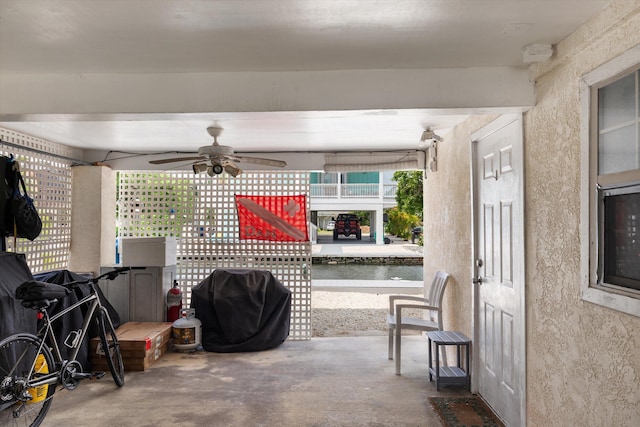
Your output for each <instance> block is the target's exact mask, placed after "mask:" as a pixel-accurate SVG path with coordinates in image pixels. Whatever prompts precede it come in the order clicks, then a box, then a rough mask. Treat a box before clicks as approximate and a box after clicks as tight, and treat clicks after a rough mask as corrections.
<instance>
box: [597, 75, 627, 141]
mask: <svg viewBox="0 0 640 427" xmlns="http://www.w3.org/2000/svg"><path fill="white" fill-rule="evenodd" d="M635 79H636V73H632V74H629V75H628V76H627V77H624V78H622V79H620V80H618V81H616V82H614V83H611V84H610V85H608V86H605V87H603V88H601V89H600V90H598V113H599V121H598V128H599V129H600V131H602V130H604V129H607V128H610V127H612V126H618V125H620V124H622V123H628V122H630V121H633V120H634V119H635V118H636V114H635V113H636V109H635V101H636V91H635Z"/></svg>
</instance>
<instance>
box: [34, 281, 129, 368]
mask: <svg viewBox="0 0 640 427" xmlns="http://www.w3.org/2000/svg"><path fill="white" fill-rule="evenodd" d="M34 278H35V280H38V281H40V282H46V283H55V284H58V285H64V284H65V283H69V282H75V281H80V280H86V279H87V278H90V276H89V277H87V276H86V275H82V274H78V273H74V272H72V271H69V270H56V271H50V272H47V273H40V274H36V275H35V276H34ZM89 292H90V290H89V285H88V284H86V283H83V284H80V285H77V286H75V287H74V288H73V289H72V290H71V294H70V295H69V296H67V297H66V298H62V299H60V300H58V302H57V303H56V304H54V305H52V306H51V307H49V310H48V311H49V315H53V314H56V313H59V312H60V311H62V310H64V309H65V308H67V307H70V306H72V305H73V304H75V303H76V302H78V301H80V300H81V299H82V298H84V297H85V296H87V295H89ZM96 292H97V293H98V298H100V302H101V303H102V305H103V306H105V307H106V308H107V311H108V312H109V317H110V318H111V321H112V322H113V326H114V328H118V327H119V326H120V316H118V313H117V312H116V311H115V309H114V308H113V306H112V305H111V304H110V303H109V301H107V299H106V298H105V296H104V294H103V293H102V291H101V290H100V288H99V287H96ZM88 309H89V304H84V305H83V306H82V307H81V308H80V309H77V310H73V311H71V312H69V313H67V314H66V315H64V316H62V317H61V318H60V319H58V320H56V321H55V322H54V323H53V331H54V334H55V336H56V339H57V340H58V342H59V343H60V342H64V340H65V339H66V337H67V336H68V335H69V333H70V332H71V331H77V330H78V329H80V328H82V322H83V320H84V316H85V315H86V313H87V310H88ZM94 325H95V323H92V325H91V328H90V329H89V338H92V337H95V336H97V335H98V331H97V330H96V328H94ZM60 352H61V353H62V357H63V358H65V359H66V358H68V357H69V349H68V347H67V346H65V345H61V346H60ZM77 359H78V362H80V363H81V364H82V367H83V368H84V370H85V371H88V370H90V369H91V364H90V362H89V339H86V338H85V340H84V342H83V343H82V345H81V347H80V351H79V352H78V358H77Z"/></svg>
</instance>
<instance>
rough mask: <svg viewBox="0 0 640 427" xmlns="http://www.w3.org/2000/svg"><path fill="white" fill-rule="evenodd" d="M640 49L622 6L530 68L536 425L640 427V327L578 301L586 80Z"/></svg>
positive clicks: (632, 8) (637, 31) (635, 5)
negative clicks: (582, 114)
mask: <svg viewBox="0 0 640 427" xmlns="http://www.w3.org/2000/svg"><path fill="white" fill-rule="evenodd" d="M638 43H640V2H639V1H628V0H627V1H616V2H613V3H612V4H610V6H609V7H607V8H606V9H605V10H604V11H603V12H602V13H601V14H600V15H599V16H598V17H596V18H594V19H593V20H592V21H590V22H588V23H587V24H586V25H584V26H583V27H582V28H580V29H579V30H578V31H577V32H576V33H575V34H573V35H572V36H571V37H569V38H567V39H566V40H565V41H563V42H562V43H561V44H560V45H559V46H558V48H557V52H558V55H557V57H556V58H555V59H553V60H552V61H549V62H547V63H545V64H542V65H539V66H537V67H534V68H533V69H532V71H533V77H534V79H535V81H536V93H537V102H536V106H535V108H533V109H531V110H530V111H529V112H528V113H527V114H526V115H525V171H526V194H525V200H526V201H525V203H526V209H527V216H526V219H525V220H526V228H527V235H526V254H527V255H526V270H527V273H526V278H527V282H526V286H527V294H526V298H527V310H528V311H527V322H528V327H527V330H528V333H527V394H528V399H527V405H528V411H527V413H528V417H527V418H528V421H529V425H532V426H565V425H579V426H614V425H615V426H638V425H640V391H639V388H640V318H638V317H634V316H630V315H626V314H622V313H619V312H616V311H613V310H610V309H607V308H603V307H600V306H597V305H593V304H590V303H586V302H584V301H582V300H581V299H580V286H581V274H580V273H581V271H580V257H581V253H580V249H581V246H580V244H581V239H583V238H588V236H581V235H580V228H579V226H580V222H579V220H580V214H581V199H580V173H581V170H580V167H581V165H580V150H581V147H580V144H581V142H580V120H581V118H580V98H579V79H580V76H582V75H584V74H586V73H588V72H589V71H591V70H593V69H594V68H595V67H597V66H599V65H601V64H602V63H604V62H606V61H608V60H610V59H612V58H613V57H615V56H617V55H619V54H621V53H623V52H624V51H625V50H627V49H629V48H630V47H633V46H635V45H637V44H638Z"/></svg>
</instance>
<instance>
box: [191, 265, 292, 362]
mask: <svg viewBox="0 0 640 427" xmlns="http://www.w3.org/2000/svg"><path fill="white" fill-rule="evenodd" d="M191 308H195V311H196V318H197V319H199V320H200V321H201V322H202V346H203V347H204V349H205V350H206V351H214V352H218V353H234V352H244V351H260V350H266V349H269V348H273V347H277V346H279V345H280V344H282V343H283V342H284V341H285V340H286V339H287V337H288V336H289V317H290V314H291V291H289V290H288V289H287V288H285V287H284V285H282V283H280V281H279V280H278V279H276V278H275V277H273V275H272V274H271V272H269V271H265V270H253V269H216V270H214V271H213V273H211V274H210V275H209V277H207V278H206V279H204V280H203V281H202V282H200V283H199V284H198V285H197V286H195V287H194V288H193V289H192V291H191Z"/></svg>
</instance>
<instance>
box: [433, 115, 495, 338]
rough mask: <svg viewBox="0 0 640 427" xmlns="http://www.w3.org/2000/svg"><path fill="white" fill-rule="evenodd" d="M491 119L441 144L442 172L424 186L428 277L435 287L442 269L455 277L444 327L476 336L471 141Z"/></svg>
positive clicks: (469, 124) (468, 125)
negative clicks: (474, 331)
mask: <svg viewBox="0 0 640 427" xmlns="http://www.w3.org/2000/svg"><path fill="white" fill-rule="evenodd" d="M491 120H492V118H491V117H488V116H487V117H473V118H470V119H468V120H466V121H465V122H464V123H463V124H461V125H459V126H458V127H456V128H455V129H453V130H452V131H451V132H449V133H448V134H447V135H445V137H444V141H443V142H441V143H439V145H438V170H437V171H436V172H427V179H426V181H425V182H424V190H425V197H424V200H425V206H424V236H425V237H424V248H425V252H424V272H425V278H426V283H428V284H430V283H431V279H432V278H433V275H434V273H435V272H436V271H438V270H443V271H446V272H447V273H449V274H451V278H450V279H449V283H448V284H447V289H446V291H445V294H444V302H443V306H444V307H445V308H449V309H448V310H446V313H445V315H444V327H445V328H446V329H450V330H457V331H461V332H464V333H465V334H466V335H467V336H472V334H471V331H472V329H471V328H472V321H473V318H472V315H473V311H472V310H473V308H472V290H473V289H472V286H471V278H472V277H473V267H472V266H473V248H472V243H473V242H472V238H471V235H472V234H471V233H472V228H471V225H472V218H471V166H470V164H471V163H470V161H471V160H470V159H471V147H470V140H469V136H470V135H471V134H472V133H473V132H475V131H476V130H478V129H480V128H481V127H482V126H484V125H485V124H486V123H488V122H490V121H491Z"/></svg>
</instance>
